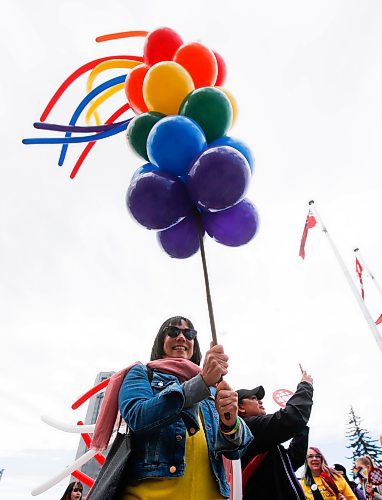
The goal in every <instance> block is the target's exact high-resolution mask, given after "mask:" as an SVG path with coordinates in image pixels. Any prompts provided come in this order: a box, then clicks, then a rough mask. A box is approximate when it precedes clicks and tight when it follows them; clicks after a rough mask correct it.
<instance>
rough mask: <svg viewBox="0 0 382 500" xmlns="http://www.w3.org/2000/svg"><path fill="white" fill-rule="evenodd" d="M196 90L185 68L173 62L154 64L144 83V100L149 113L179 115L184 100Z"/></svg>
mask: <svg viewBox="0 0 382 500" xmlns="http://www.w3.org/2000/svg"><path fill="white" fill-rule="evenodd" d="M194 89H195V86H194V82H193V81H192V78H191V76H190V74H189V73H188V71H186V70H185V69H184V68H183V66H181V65H180V64H178V63H176V62H173V61H161V62H159V63H157V64H154V66H152V67H151V68H150V69H149V71H148V72H147V74H146V76H145V79H144V81H143V99H144V100H145V103H146V106H147V107H148V108H149V111H158V112H159V113H164V114H165V115H177V114H178V111H179V108H180V105H181V104H182V102H183V99H184V98H185V97H186V95H187V94H189V93H190V92H191V91H192V90H194Z"/></svg>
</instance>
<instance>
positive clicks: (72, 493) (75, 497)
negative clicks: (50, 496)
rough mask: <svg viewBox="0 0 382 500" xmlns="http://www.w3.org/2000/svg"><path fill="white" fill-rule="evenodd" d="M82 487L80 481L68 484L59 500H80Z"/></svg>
mask: <svg viewBox="0 0 382 500" xmlns="http://www.w3.org/2000/svg"><path fill="white" fill-rule="evenodd" d="M82 490H83V486H82V483H81V482H80V481H73V482H72V483H69V485H68V487H67V488H66V490H65V491H64V494H63V495H62V497H61V499H60V500H82Z"/></svg>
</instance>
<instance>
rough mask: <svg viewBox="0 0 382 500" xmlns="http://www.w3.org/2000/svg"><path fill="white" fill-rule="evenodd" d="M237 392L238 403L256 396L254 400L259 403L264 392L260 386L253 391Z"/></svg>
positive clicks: (242, 390)
mask: <svg viewBox="0 0 382 500" xmlns="http://www.w3.org/2000/svg"><path fill="white" fill-rule="evenodd" d="M236 392H237V396H238V399H239V403H240V401H241V400H242V399H246V398H250V397H251V396H256V398H257V399H258V400H259V401H261V400H262V399H264V396H265V391H264V387H263V386H262V385H259V386H257V387H255V388H254V389H239V390H238V391H236Z"/></svg>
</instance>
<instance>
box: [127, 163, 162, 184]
mask: <svg viewBox="0 0 382 500" xmlns="http://www.w3.org/2000/svg"><path fill="white" fill-rule="evenodd" d="M156 170H159V168H158V167H157V166H156V165H153V164H152V163H145V164H144V165H142V166H141V167H139V168H137V170H136V171H135V172H134V173H133V177H132V178H131V181H130V182H133V180H135V179H136V178H137V177H138V175H141V174H145V173H146V172H155V171H156Z"/></svg>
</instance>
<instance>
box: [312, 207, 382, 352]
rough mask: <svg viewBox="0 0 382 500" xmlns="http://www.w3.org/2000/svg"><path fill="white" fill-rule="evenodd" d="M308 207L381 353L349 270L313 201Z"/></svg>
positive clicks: (380, 343) (381, 344)
mask: <svg viewBox="0 0 382 500" xmlns="http://www.w3.org/2000/svg"><path fill="white" fill-rule="evenodd" d="M309 205H310V209H311V210H312V213H313V215H314V216H315V218H316V220H317V222H318V223H319V224H320V226H321V228H322V231H323V232H324V233H325V236H326V238H327V240H328V242H329V245H330V247H331V249H332V250H333V253H334V256H335V257H336V259H337V262H338V264H339V265H340V267H341V269H342V271H343V273H344V275H345V278H346V279H347V282H348V284H349V286H350V288H351V290H352V292H353V294H354V297H355V298H356V300H357V302H358V305H359V307H360V309H361V311H362V313H363V315H364V318H365V320H366V322H367V324H368V325H369V328H370V330H371V333H372V334H373V336H374V339H375V341H376V342H377V344H378V347H379V349H380V351H381V352H382V337H381V335H380V333H379V331H378V329H377V327H376V325H375V323H374V321H373V318H372V317H371V316H370V313H369V311H368V309H367V307H366V305H365V302H364V301H363V300H362V298H361V295H360V294H359V292H358V290H357V288H356V286H355V284H354V282H353V280H352V277H351V275H350V273H349V270H348V268H347V267H346V266H345V263H344V261H343V259H342V257H341V255H340V253H339V251H338V250H337V247H336V246H335V244H334V241H333V240H332V237H331V236H330V234H329V232H328V230H327V229H326V227H325V225H324V223H323V222H322V219H321V217H320V216H319V214H318V212H317V209H316V207H315V205H314V201H313V200H311V201H310V202H309Z"/></svg>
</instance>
